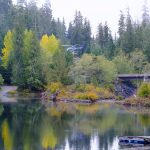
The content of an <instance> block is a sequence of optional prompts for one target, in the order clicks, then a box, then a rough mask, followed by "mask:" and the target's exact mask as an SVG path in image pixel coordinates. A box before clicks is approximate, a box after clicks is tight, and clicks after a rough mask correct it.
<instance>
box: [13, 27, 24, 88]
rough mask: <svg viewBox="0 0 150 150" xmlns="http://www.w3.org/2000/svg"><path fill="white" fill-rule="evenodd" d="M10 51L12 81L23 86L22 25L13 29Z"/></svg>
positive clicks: (20, 86)
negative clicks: (12, 48)
mask: <svg viewBox="0 0 150 150" xmlns="http://www.w3.org/2000/svg"><path fill="white" fill-rule="evenodd" d="M13 34H14V38H13V45H14V46H13V47H14V50H13V51H12V54H11V55H12V75H13V77H12V81H13V83H16V84H17V85H18V86H19V88H24V70H23V68H24V64H23V37H24V29H23V27H22V26H19V25H18V26H17V27H16V28H15V31H14V33H13Z"/></svg>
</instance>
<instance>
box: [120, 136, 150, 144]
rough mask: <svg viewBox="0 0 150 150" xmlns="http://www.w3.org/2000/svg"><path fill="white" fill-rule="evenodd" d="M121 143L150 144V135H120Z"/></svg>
mask: <svg viewBox="0 0 150 150" xmlns="http://www.w3.org/2000/svg"><path fill="white" fill-rule="evenodd" d="M119 144H120V145H139V144H141V145H149V144H150V136H121V137H119Z"/></svg>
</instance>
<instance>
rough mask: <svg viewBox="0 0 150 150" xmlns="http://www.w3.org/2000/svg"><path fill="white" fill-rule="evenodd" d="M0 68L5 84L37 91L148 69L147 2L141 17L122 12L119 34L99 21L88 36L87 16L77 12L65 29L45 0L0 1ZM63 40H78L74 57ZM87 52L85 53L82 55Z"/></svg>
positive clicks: (100, 81) (109, 79)
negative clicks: (56, 84) (135, 18)
mask: <svg viewBox="0 0 150 150" xmlns="http://www.w3.org/2000/svg"><path fill="white" fill-rule="evenodd" d="M0 20H1V22H0V49H1V67H0V73H1V74H2V75H3V78H4V79H5V82H6V83H13V84H16V85H18V86H19V87H20V88H23V89H24V88H28V89H30V90H41V89H42V88H44V86H45V85H47V84H48V83H50V82H61V83H63V84H71V83H81V82H83V83H94V84H96V85H99V84H104V83H108V82H109V83H110V82H112V81H113V80H114V79H115V77H116V75H117V74H118V73H142V72H144V73H145V72H147V73H148V72H150V63H149V62H150V53H149V52H150V17H149V13H148V8H147V7H146V3H145V4H144V6H143V14H142V21H141V22H140V21H136V22H135V21H133V20H132V18H131V15H130V12H129V9H128V10H127V14H124V13H123V12H122V11H121V12H120V19H119V22H118V25H119V27H118V36H115V37H113V36H112V33H111V29H110V28H109V26H108V25H107V22H105V23H104V24H102V23H100V24H99V25H98V28H97V34H96V36H95V37H92V33H91V26H90V21H89V20H88V19H87V18H84V17H83V16H82V14H81V12H80V11H76V12H75V16H74V20H73V21H71V22H70V23H69V27H68V29H67V27H66V25H65V20H64V19H62V21H61V19H59V18H58V19H55V18H54V17H53V15H52V10H51V5H50V1H49V0H45V3H44V4H43V5H42V7H40V8H39V7H37V4H36V1H29V2H27V0H18V1H17V4H16V5H14V4H13V3H12V1H11V0H0ZM64 45H79V46H80V47H82V48H81V49H79V50H78V57H79V58H78V59H74V58H73V57H74V56H73V54H72V53H71V52H69V51H66V50H65V48H64V47H63V46H64ZM85 53H86V54H85Z"/></svg>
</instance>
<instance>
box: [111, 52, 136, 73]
mask: <svg viewBox="0 0 150 150" xmlns="http://www.w3.org/2000/svg"><path fill="white" fill-rule="evenodd" d="M113 62H114V64H115V65H116V69H117V73H118V74H125V73H133V72H134V67H133V64H132V62H131V61H130V60H129V59H128V57H127V56H126V55H125V54H124V53H123V52H120V53H119V54H118V55H117V56H116V57H115V58H114V59H113Z"/></svg>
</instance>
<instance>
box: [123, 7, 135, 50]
mask: <svg viewBox="0 0 150 150" xmlns="http://www.w3.org/2000/svg"><path fill="white" fill-rule="evenodd" d="M123 50H124V51H125V52H126V53H130V52H132V51H133V50H134V30H133V24H132V20H131V15H130V13H129V9H128V12H127V19H126V32H125V34H124V43H123Z"/></svg>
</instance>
